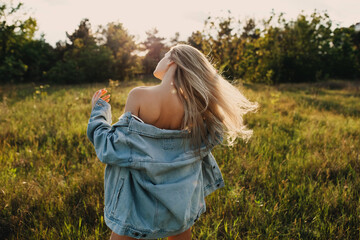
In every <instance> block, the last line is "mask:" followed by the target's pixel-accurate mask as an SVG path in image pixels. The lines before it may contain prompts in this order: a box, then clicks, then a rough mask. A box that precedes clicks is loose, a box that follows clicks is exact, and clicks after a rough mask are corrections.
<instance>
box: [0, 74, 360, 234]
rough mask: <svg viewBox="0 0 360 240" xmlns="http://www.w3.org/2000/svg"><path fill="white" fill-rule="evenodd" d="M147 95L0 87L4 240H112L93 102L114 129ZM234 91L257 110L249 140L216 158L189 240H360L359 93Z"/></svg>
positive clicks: (122, 90) (305, 87)
mask: <svg viewBox="0 0 360 240" xmlns="http://www.w3.org/2000/svg"><path fill="white" fill-rule="evenodd" d="M154 84H157V82H154V81H144V82H143V81H141V80H138V81H130V82H124V83H120V84H116V83H115V82H111V83H109V84H88V85H75V86H70V85H63V86H62V85H56V86H55V85H54V86H52V85H50V86H49V85H41V86H40V85H34V84H28V85H16V86H11V85H10V86H2V87H0V100H1V103H0V152H1V153H0V239H109V237H110V233H111V232H110V230H109V229H108V228H107V227H106V225H105V224H104V219H103V207H104V199H103V173H104V167H105V166H104V165H103V164H102V163H101V162H100V161H99V160H97V158H96V154H95V151H94V149H93V147H92V145H91V143H90V141H88V139H87V137H86V127H87V122H88V119H89V116H90V110H91V103H90V102H91V97H92V95H93V94H94V92H95V91H96V90H98V89H100V88H103V87H106V88H107V89H108V90H109V91H110V94H111V102H110V103H111V105H112V114H113V123H115V122H116V121H117V119H118V117H119V116H120V115H121V114H122V113H123V109H124V105H125V102H126V98H127V94H128V92H129V91H130V90H131V89H132V88H133V87H135V86H138V85H154ZM238 87H239V89H241V90H242V91H244V94H245V95H246V96H247V97H248V98H249V99H250V100H252V101H257V102H259V103H260V105H261V108H260V110H259V111H258V112H257V113H251V114H249V115H247V116H245V121H246V123H247V124H248V127H249V128H251V129H253V130H254V134H253V137H252V139H251V140H250V141H249V142H248V143H247V144H246V143H244V142H243V141H242V140H241V139H239V140H238V142H237V144H236V146H235V147H233V148H229V147H226V146H223V145H218V146H216V147H215V148H214V150H213V154H214V156H215V158H216V159H217V161H218V164H219V166H220V168H221V170H222V173H223V176H224V179H225V184H226V186H225V187H224V188H222V189H220V190H217V191H216V192H214V193H213V194H211V195H209V196H208V197H207V198H206V202H207V206H206V207H207V211H206V213H204V214H203V215H202V216H201V217H200V219H199V221H197V222H196V224H195V225H194V226H193V228H192V234H193V239H359V237H360V236H359V231H360V201H359V196H360V178H359V173H360V156H359V153H360V150H359V146H360V140H359V136H360V120H359V117H360V91H359V85H356V84H355V82H345V81H343V82H335V83H334V82H331V83H327V84H323V85H319V84H298V85H279V86H266V85H260V84H244V85H239V86H238Z"/></svg>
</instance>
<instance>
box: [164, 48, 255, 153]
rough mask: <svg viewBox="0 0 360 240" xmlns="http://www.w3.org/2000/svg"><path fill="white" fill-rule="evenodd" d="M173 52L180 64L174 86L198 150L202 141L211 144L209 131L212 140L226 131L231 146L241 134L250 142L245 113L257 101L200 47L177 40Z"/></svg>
mask: <svg viewBox="0 0 360 240" xmlns="http://www.w3.org/2000/svg"><path fill="white" fill-rule="evenodd" d="M170 53H171V54H170V59H171V60H173V61H174V62H175V63H176V64H177V68H176V71H175V78H174V85H175V86H174V87H175V88H176V89H177V94H178V96H179V97H180V99H181V101H182V103H183V104H184V108H185V116H184V119H183V123H182V129H188V130H189V131H190V134H189V135H190V138H191V139H190V143H191V145H192V146H193V147H195V148H196V149H198V150H199V151H198V154H200V146H201V142H202V141H204V142H205V145H206V147H207V148H208V147H210V144H209V139H208V138H207V136H208V133H207V131H208V132H209V133H210V136H211V142H218V143H221V141H220V135H221V137H223V136H224V135H227V142H228V144H229V145H231V146H232V145H233V144H234V142H235V139H236V138H237V136H238V135H240V136H241V137H242V138H243V139H245V140H246V142H247V141H248V140H249V139H250V137H251V135H252V133H253V130H250V129H246V127H245V126H244V124H243V117H242V116H243V115H244V114H246V113H247V112H250V111H256V110H257V109H258V103H257V102H255V103H252V102H250V101H249V100H247V99H246V97H245V96H244V95H243V94H242V93H241V92H240V91H239V90H238V89H237V88H236V87H235V86H233V85H232V84H231V83H229V82H228V81H227V80H225V79H224V78H223V77H222V76H221V75H220V74H218V72H217V71H216V69H215V67H214V66H213V65H212V64H211V63H210V61H209V60H208V59H207V57H206V56H205V55H204V54H203V53H201V52H200V51H199V50H198V49H196V48H194V47H192V46H190V45H187V44H178V45H176V46H173V47H172V48H171V49H170ZM204 123H206V127H205V125H204ZM216 133H217V134H218V135H217V134H216Z"/></svg>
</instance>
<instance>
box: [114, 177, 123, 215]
mask: <svg viewBox="0 0 360 240" xmlns="http://www.w3.org/2000/svg"><path fill="white" fill-rule="evenodd" d="M116 185H117V189H118V190H117V192H116V191H115V192H114V196H113V200H112V206H111V215H114V213H115V210H116V207H117V205H118V201H119V198H120V193H121V190H122V188H123V185H124V178H120V179H119V181H118V183H117V184H116Z"/></svg>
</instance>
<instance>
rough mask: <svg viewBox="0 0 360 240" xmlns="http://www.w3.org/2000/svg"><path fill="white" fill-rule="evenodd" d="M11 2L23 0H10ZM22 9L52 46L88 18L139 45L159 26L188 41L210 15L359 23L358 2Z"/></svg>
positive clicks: (89, 3)
mask: <svg viewBox="0 0 360 240" xmlns="http://www.w3.org/2000/svg"><path fill="white" fill-rule="evenodd" d="M1 1H3V0H0V2H1ZM12 2H13V4H17V3H18V2H19V1H15V0H12ZM21 2H23V3H24V5H23V7H22V9H23V10H25V11H27V12H28V16H32V17H34V18H35V19H36V20H37V24H38V28H39V30H38V31H37V32H36V34H35V37H36V38H40V35H41V34H42V33H44V34H45V39H46V41H47V42H48V43H50V44H51V45H52V46H55V43H56V42H57V41H59V40H61V41H65V40H66V33H65V32H68V33H69V34H71V33H73V32H74V31H75V29H77V28H78V26H79V24H80V21H81V20H82V19H84V18H88V19H89V21H90V24H91V27H92V30H93V32H95V31H96V29H97V27H98V25H103V26H106V24H107V23H109V22H120V23H123V26H124V27H125V28H126V29H127V30H128V33H129V34H131V35H134V36H135V41H136V42H140V41H143V40H145V38H146V33H145V32H146V31H148V30H150V29H152V28H155V27H156V28H157V30H158V31H159V33H158V36H160V37H165V38H166V40H167V41H168V40H169V39H170V38H171V37H174V36H175V33H176V32H179V33H180V37H179V39H180V40H186V39H187V37H189V36H190V35H191V33H192V32H193V31H197V30H199V31H201V30H202V29H203V28H204V21H205V20H206V18H207V17H208V16H212V17H215V16H227V11H228V10H230V12H231V14H230V15H231V16H233V17H235V18H236V19H239V20H245V19H246V18H249V17H252V18H255V20H256V21H257V22H258V23H259V24H260V21H261V20H262V19H268V18H269V17H270V16H271V12H272V10H274V12H275V13H276V14H277V15H278V14H279V13H280V12H284V13H285V15H284V17H285V18H286V19H287V20H291V19H293V20H294V19H296V17H297V16H298V15H299V14H300V13H301V12H302V10H303V13H304V14H306V15H310V14H311V13H313V12H314V10H315V9H316V10H317V11H318V12H320V13H323V12H324V11H326V12H327V13H328V14H329V16H330V19H331V20H332V21H333V25H334V26H336V25H339V26H342V27H348V26H350V25H352V24H355V23H357V22H360V14H359V12H360V0H342V1H339V0H271V1H269V0H262V1H260V0H251V1H243V0H217V1H215V0H181V1H170V0H127V1H124V0H101V1H94V0H22V1H21Z"/></svg>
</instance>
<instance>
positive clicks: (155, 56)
mask: <svg viewBox="0 0 360 240" xmlns="http://www.w3.org/2000/svg"><path fill="white" fill-rule="evenodd" d="M158 32H159V31H158V30H157V29H156V28H153V29H151V30H149V31H147V32H146V35H147V38H146V40H145V41H144V42H143V43H142V50H146V51H147V53H146V55H145V57H144V59H143V61H142V65H143V70H144V73H145V74H151V73H152V72H153V71H154V70H155V68H156V65H157V63H158V62H159V61H160V60H161V58H162V57H163V56H164V54H165V53H166V52H167V51H168V50H169V49H168V48H167V47H165V44H164V43H163V40H164V39H165V38H162V37H158V36H157V34H158Z"/></svg>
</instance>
